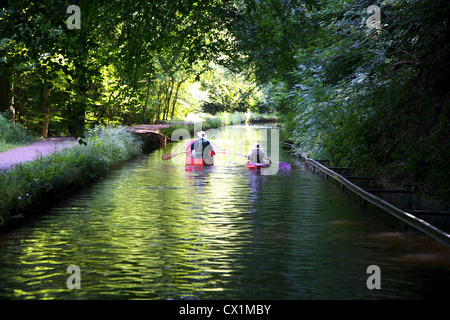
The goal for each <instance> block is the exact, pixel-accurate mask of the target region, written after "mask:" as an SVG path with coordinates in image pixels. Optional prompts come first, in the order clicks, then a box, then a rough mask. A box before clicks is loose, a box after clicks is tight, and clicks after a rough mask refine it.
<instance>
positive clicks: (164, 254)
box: [0, 126, 450, 300]
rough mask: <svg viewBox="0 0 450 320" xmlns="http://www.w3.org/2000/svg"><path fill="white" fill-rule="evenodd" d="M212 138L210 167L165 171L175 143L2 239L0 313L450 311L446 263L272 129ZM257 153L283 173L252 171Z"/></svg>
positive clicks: (178, 165) (440, 248) (441, 249)
mask: <svg viewBox="0 0 450 320" xmlns="http://www.w3.org/2000/svg"><path fill="white" fill-rule="evenodd" d="M210 133H211V135H210V136H211V137H212V138H214V142H215V143H216V144H217V145H219V146H220V147H222V148H224V149H227V150H229V154H218V155H216V156H215V165H214V166H212V167H207V168H204V169H202V170H196V169H195V168H189V167H185V166H184V161H183V155H180V156H177V157H175V158H174V159H173V160H169V161H162V160H161V156H162V155H163V154H165V153H168V152H170V151H171V150H173V151H178V150H181V149H182V146H183V145H184V142H179V143H172V144H170V145H169V146H168V147H167V148H166V149H161V150H157V151H154V152H152V153H150V154H148V155H145V156H143V157H141V158H139V159H136V160H134V161H132V162H130V163H128V164H126V165H125V166H124V167H122V168H120V169H118V170H116V171H113V172H112V173H110V174H109V175H108V176H107V177H105V178H104V179H102V180H101V181H99V182H97V183H94V184H93V185H91V186H89V187H87V188H85V189H83V190H81V191H80V192H77V193H75V194H74V195H73V196H72V197H70V199H67V200H65V201H63V202H61V203H59V204H58V205H56V206H54V207H52V208H51V209H49V210H47V211H46V212H43V213H42V214H41V215H40V216H38V217H36V218H34V219H32V220H30V221H28V222H27V223H26V224H25V225H24V226H22V227H20V228H18V229H16V230H14V231H11V232H9V233H8V234H5V235H3V236H2V238H1V239H0V299H158V300H159V299H163V300H165V299H282V300H293V299H295V300H297V299H435V298H440V299H442V298H445V297H447V298H448V288H449V286H450V249H449V248H448V247H446V246H444V245H442V244H440V243H438V242H436V241H434V240H432V239H430V238H428V237H426V236H423V235H421V234H409V233H401V232H398V231H396V230H395V229H391V228H390V227H389V226H387V225H385V223H383V222H382V221H380V220H378V219H377V218H376V217H374V216H372V215H370V214H369V213H367V212H365V211H364V210H362V209H361V208H360V207H359V206H358V205H357V204H355V203H354V202H353V201H352V200H351V199H349V198H347V197H346V195H344V194H343V193H342V192H341V191H340V189H339V188H338V187H337V186H335V185H333V184H332V183H330V182H329V181H326V180H325V179H323V178H321V177H320V176H317V175H315V174H313V173H312V172H310V171H308V170H307V169H305V168H304V166H303V165H302V163H301V162H300V161H299V160H298V159H297V158H295V157H292V156H291V155H290V154H289V153H288V152H286V151H285V150H283V149H282V148H281V147H279V140H280V139H283V132H282V131H280V129H279V128H276V127H270V126H268V127H263V126H234V127H227V128H222V129H219V130H216V131H215V132H210ZM181 135H182V134H181ZM185 138H186V136H185ZM256 141H259V142H261V144H262V145H263V146H264V147H265V148H266V149H267V150H268V151H269V154H270V155H271V157H272V160H273V161H276V162H288V163H290V164H291V170H290V171H286V170H278V171H276V170H272V171H266V172H262V173H258V172H254V171H250V170H247V169H246V168H245V166H244V164H245V161H246V160H245V158H244V157H242V156H238V155H236V153H237V154H246V153H247V152H248V151H249V150H248V149H249V147H250V146H251V144H252V143H254V142H256ZM69 266H76V267H75V268H78V269H76V270H75V271H73V272H69V273H68V267H69ZM370 266H376V267H375V268H378V269H376V270H375V271H371V270H372V269H371V268H372V267H370ZM77 270H79V273H78V272H77ZM78 274H79V275H80V278H78V279H79V282H77V281H76V280H77V279H76V278H77V276H78ZM77 283H79V287H80V288H79V289H77V288H73V286H74V285H75V284H77ZM376 284H379V285H380V287H379V289H377V288H372V287H373V285H376ZM371 288H372V289H371Z"/></svg>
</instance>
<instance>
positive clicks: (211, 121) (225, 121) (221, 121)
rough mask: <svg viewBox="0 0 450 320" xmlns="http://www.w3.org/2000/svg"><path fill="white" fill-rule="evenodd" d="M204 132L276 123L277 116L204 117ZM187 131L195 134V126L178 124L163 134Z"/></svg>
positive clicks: (237, 114) (225, 114)
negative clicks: (241, 124)
mask: <svg viewBox="0 0 450 320" xmlns="http://www.w3.org/2000/svg"><path fill="white" fill-rule="evenodd" d="M200 118H201V119H202V120H203V122H202V130H204V131H205V130H208V129H214V128H220V127H222V126H228V125H235V124H240V123H259V122H276V121H277V117H276V116H275V115H270V114H269V115H266V114H259V113H253V112H234V113H226V112H224V113H218V114H216V115H207V114H205V115H202V116H200ZM180 128H183V129H187V130H189V131H190V132H194V124H176V125H173V126H170V127H169V128H167V129H161V132H162V133H163V134H165V135H166V136H168V137H170V136H171V135H172V132H173V131H175V130H176V129H180Z"/></svg>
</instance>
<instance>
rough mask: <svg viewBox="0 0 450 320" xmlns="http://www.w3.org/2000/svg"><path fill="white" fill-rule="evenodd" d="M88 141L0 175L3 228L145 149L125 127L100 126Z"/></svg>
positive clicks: (20, 165)
mask: <svg viewBox="0 0 450 320" xmlns="http://www.w3.org/2000/svg"><path fill="white" fill-rule="evenodd" d="M86 142H87V145H86V146H84V145H79V144H75V145H74V146H72V147H69V148H67V149H64V150H62V151H60V152H55V153H52V154H50V155H47V156H43V157H40V158H37V159H36V160H34V161H30V162H25V163H21V164H18V165H16V166H14V167H13V168H12V169H10V170H7V171H3V172H0V225H4V224H7V223H8V222H9V221H10V219H11V218H12V219H13V220H11V221H14V219H18V218H22V217H23V216H24V215H25V214H27V213H29V212H32V211H33V210H38V209H39V208H42V207H44V206H45V205H46V204H47V203H48V202H49V201H55V200H57V199H60V197H61V196H64V195H67V193H68V192H70V191H71V190H73V189H74V188H77V187H80V186H83V185H85V184H87V183H89V182H91V181H94V180H96V179H98V178H99V177H101V176H102V175H104V174H105V173H106V172H107V171H108V170H111V169H112V168H114V167H116V166H118V165H120V164H122V163H124V162H125V161H127V160H129V159H131V158H133V157H136V156H138V155H139V154H140V153H141V147H142V142H141V140H140V139H139V138H138V137H137V136H135V135H134V134H133V133H130V132H128V131H126V130H125V128H115V129H112V128H106V127H97V128H96V129H94V130H90V131H89V132H88V135H87V138H86Z"/></svg>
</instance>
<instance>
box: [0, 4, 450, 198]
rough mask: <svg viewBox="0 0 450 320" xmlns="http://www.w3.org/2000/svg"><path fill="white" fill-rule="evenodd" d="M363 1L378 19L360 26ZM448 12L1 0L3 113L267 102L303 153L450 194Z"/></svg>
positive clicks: (58, 125) (41, 118)
mask: <svg viewBox="0 0 450 320" xmlns="http://www.w3.org/2000/svg"><path fill="white" fill-rule="evenodd" d="M70 4H76V5H78V6H79V7H80V9H81V28H80V29H69V28H68V27H67V25H66V20H67V18H68V17H69V16H70V13H69V14H68V13H67V12H66V9H67V7H68V6H69V5H70ZM371 5H376V6H377V8H379V9H380V24H379V28H374V26H375V25H370V24H369V25H368V24H367V21H368V19H369V17H372V16H373V11H369V12H368V8H369V7H370V6H371ZM449 8H450V4H449V2H448V1H446V0H417V1H407V0H386V1H375V2H373V1H369V0H347V1H343V0H331V1H325V0H304V1H300V0H263V1H257V0H197V1H196V0H182V1H163V0H155V1H131V0H121V1H106V0H99V1H95V2H92V1H90V2H89V1H82V0H79V1H73V3H68V2H66V1H63V0H51V1H46V2H29V1H7V2H6V4H4V5H2V7H0V9H1V13H0V33H1V35H2V36H1V39H0V93H1V95H0V112H5V111H8V110H10V111H11V113H12V117H13V119H14V120H15V121H17V122H20V123H22V124H23V125H24V126H25V127H26V128H28V129H30V130H32V131H34V132H36V131H40V132H41V133H42V135H44V136H45V135H46V134H47V131H48V130H50V134H55V135H59V134H67V133H70V134H74V135H80V134H81V133H82V132H83V130H84V129H86V128H90V127H94V125H95V124H99V123H103V124H107V123H108V124H114V125H117V124H130V123H152V122H159V121H167V120H170V119H178V120H183V119H185V117H187V115H188V114H192V113H199V112H208V113H211V114H218V115H220V114H222V113H223V112H227V113H228V114H230V113H234V112H249V111H251V112H273V111H276V112H278V114H279V115H280V116H282V117H283V119H284V121H285V124H286V126H287V127H288V128H289V129H290V130H291V133H292V140H293V141H294V142H295V143H296V144H297V146H298V148H299V149H300V150H301V151H304V152H309V153H310V154H313V155H314V156H317V157H321V158H324V157H326V158H329V159H330V160H331V161H332V162H333V163H334V164H340V165H351V166H356V167H358V168H361V169H364V170H366V172H367V173H368V172H371V173H373V174H380V175H382V176H385V177H390V178H391V180H392V181H388V182H400V183H403V184H405V186H414V187H415V188H416V189H418V190H424V191H427V192H431V193H434V194H436V195H438V196H439V197H441V198H443V199H447V200H449V197H450V196H449V195H450V192H449V191H450V182H449V181H450V179H449V176H448V170H447V165H448V159H449V155H450V154H449V152H450V151H449V150H450V141H449V139H448V137H449V136H450V134H449V122H448V118H449V112H450V111H449V109H450V108H449V95H448V83H449V79H448V78H449V74H450V72H449V63H448V62H449V50H450V48H449V43H450V42H449V38H448V37H449V36H448V35H449V30H448V25H449V23H448V17H449V16H450V15H449V13H450V9H449ZM376 26H377V27H378V25H376Z"/></svg>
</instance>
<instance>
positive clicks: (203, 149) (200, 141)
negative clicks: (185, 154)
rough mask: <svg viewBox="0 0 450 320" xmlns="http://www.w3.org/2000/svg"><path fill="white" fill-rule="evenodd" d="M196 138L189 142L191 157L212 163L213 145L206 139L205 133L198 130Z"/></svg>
mask: <svg viewBox="0 0 450 320" xmlns="http://www.w3.org/2000/svg"><path fill="white" fill-rule="evenodd" d="M197 136H198V138H197V139H195V140H194V141H193V142H192V143H191V148H190V149H191V158H193V159H202V158H203V160H204V161H205V162H206V164H210V165H212V164H213V163H214V160H213V158H212V157H213V156H214V155H215V154H216V153H215V152H214V149H213V145H212V144H211V142H209V140H208V139H206V133H205V132H204V131H200V132H198V133H197Z"/></svg>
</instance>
